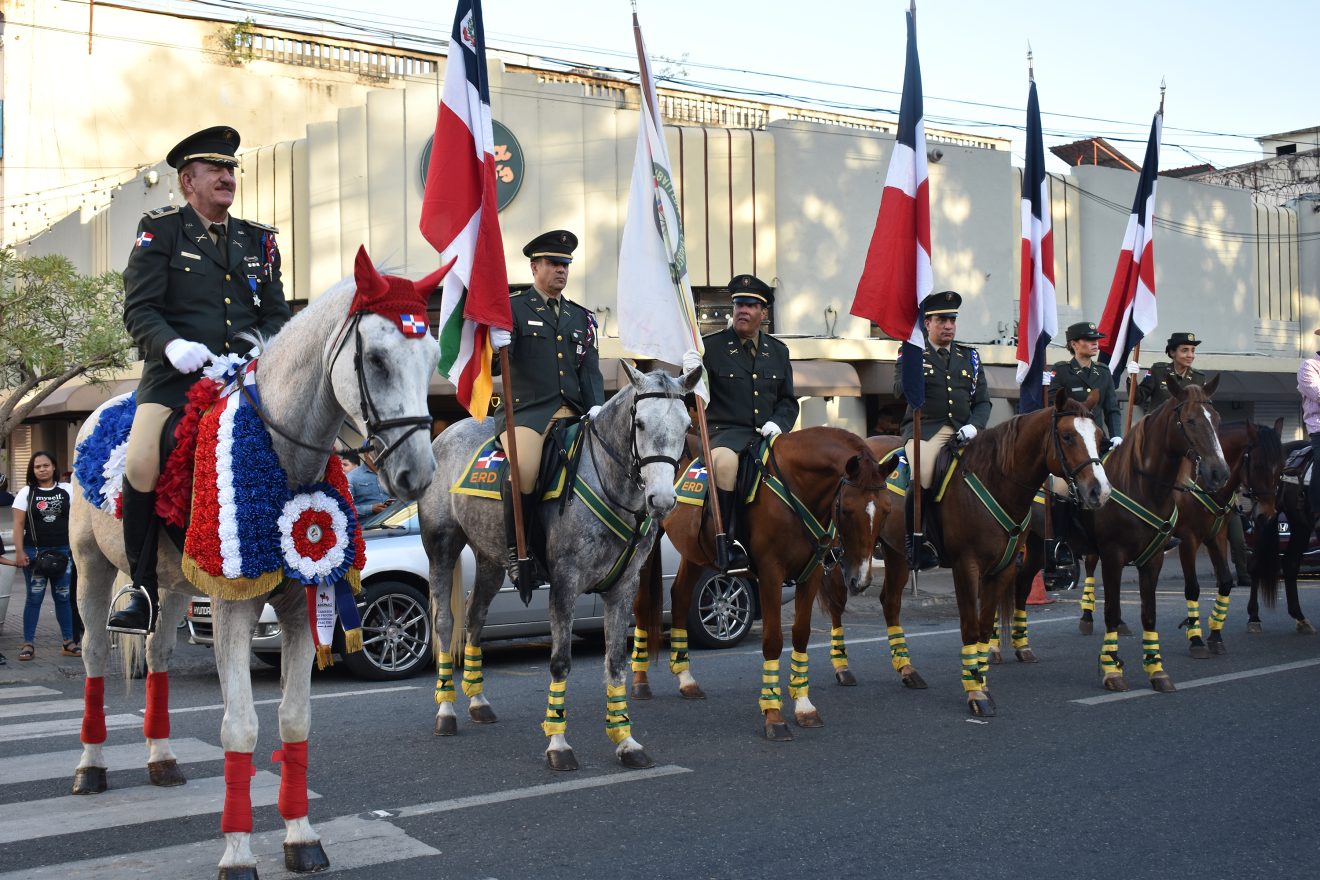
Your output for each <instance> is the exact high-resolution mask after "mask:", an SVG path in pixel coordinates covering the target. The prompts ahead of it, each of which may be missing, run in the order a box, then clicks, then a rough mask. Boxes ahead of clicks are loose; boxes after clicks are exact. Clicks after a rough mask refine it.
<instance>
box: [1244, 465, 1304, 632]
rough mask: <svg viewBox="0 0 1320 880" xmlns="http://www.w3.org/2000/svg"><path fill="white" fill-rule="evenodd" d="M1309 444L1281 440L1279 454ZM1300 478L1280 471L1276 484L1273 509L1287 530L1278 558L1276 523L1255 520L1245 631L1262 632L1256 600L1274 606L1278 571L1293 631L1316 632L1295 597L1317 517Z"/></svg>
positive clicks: (1276, 600)
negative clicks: (1285, 544)
mask: <svg viewBox="0 0 1320 880" xmlns="http://www.w3.org/2000/svg"><path fill="white" fill-rule="evenodd" d="M1309 445H1310V443H1309V441H1306V440H1296V441H1292V442H1289V443H1285V444H1283V450H1282V451H1283V455H1284V457H1285V459H1286V458H1287V457H1288V456H1290V455H1291V454H1292V453H1293V452H1294V451H1295V450H1297V449H1301V448H1303V447H1305V446H1309ZM1300 479H1301V477H1300V475H1298V474H1286V475H1285V474H1280V479H1279V481H1278V484H1277V488H1278V494H1277V501H1276V509H1277V510H1278V511H1279V512H1280V513H1282V514H1283V516H1284V517H1286V518H1287V520H1288V531H1289V540H1288V549H1287V550H1286V551H1284V553H1283V555H1282V557H1280V555H1279V526H1278V524H1277V523H1275V524H1273V525H1269V526H1267V527H1264V528H1262V525H1261V522H1260V520H1259V519H1258V520H1257V521H1256V533H1255V542H1254V546H1253V547H1252V555H1253V558H1254V559H1255V563H1254V565H1255V566H1256V569H1257V574H1256V577H1255V578H1253V580H1252V583H1251V598H1250V600H1249V601H1248V602H1247V632H1248V633H1252V634H1260V633H1262V632H1264V631H1265V629H1264V627H1263V626H1262V625H1261V622H1260V602H1259V599H1260V598H1261V597H1263V598H1264V599H1265V605H1266V607H1268V608H1273V607H1274V606H1275V604H1276V603H1277V602H1278V596H1279V576H1280V574H1282V576H1283V586H1284V595H1285V597H1286V598H1287V602H1288V616H1289V617H1291V618H1292V619H1293V620H1294V621H1296V630H1297V634H1298V635H1303V636H1313V635H1315V634H1316V629H1315V626H1314V625H1313V624H1312V623H1311V621H1309V620H1307V619H1306V614H1305V613H1304V612H1303V611H1302V604H1301V601H1300V599H1299V598H1298V596H1297V574H1298V571H1299V570H1300V569H1301V565H1302V554H1303V553H1305V552H1306V551H1307V549H1308V548H1309V547H1310V544H1311V536H1312V535H1313V534H1315V528H1316V524H1317V522H1318V521H1320V517H1317V516H1316V513H1315V512H1313V511H1312V510H1311V505H1310V503H1309V502H1308V501H1307V500H1306V492H1307V487H1306V486H1304V485H1302V483H1301V482H1300ZM1312 479H1320V469H1318V470H1316V471H1315V474H1314V475H1313V476H1312ZM1269 564H1274V566H1275V567H1274V568H1273V569H1269V570H1267V571H1266V572H1265V573H1261V571H1260V567H1261V566H1263V565H1269Z"/></svg>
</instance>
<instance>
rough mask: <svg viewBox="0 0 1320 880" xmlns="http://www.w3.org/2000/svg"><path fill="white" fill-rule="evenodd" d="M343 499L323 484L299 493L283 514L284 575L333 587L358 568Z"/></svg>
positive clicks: (281, 547)
mask: <svg viewBox="0 0 1320 880" xmlns="http://www.w3.org/2000/svg"><path fill="white" fill-rule="evenodd" d="M344 507H345V505H344V503H343V501H342V499H340V498H339V495H338V493H337V492H335V490H334V489H333V488H331V487H330V486H329V485H327V484H324V483H318V484H316V485H313V486H305V487H302V488H299V489H298V490H296V491H295V492H294V493H293V494H292V495H291V497H290V498H289V500H288V501H286V502H285V503H284V510H283V511H282V512H281V513H280V518H279V530H280V549H281V550H282V551H283V555H284V572H285V574H286V575H288V576H289V577H292V578H297V579H298V580H300V581H302V582H303V583H304V584H318V585H322V584H324V585H332V586H333V585H334V584H337V583H338V582H339V581H342V580H343V579H344V578H345V577H346V576H347V575H348V570H349V569H350V568H354V567H357V566H356V565H355V563H356V562H357V560H356V559H355V554H354V549H353V533H352V529H353V526H354V523H353V521H352V520H351V519H350V516H349V514H348V511H346V510H345V509H344Z"/></svg>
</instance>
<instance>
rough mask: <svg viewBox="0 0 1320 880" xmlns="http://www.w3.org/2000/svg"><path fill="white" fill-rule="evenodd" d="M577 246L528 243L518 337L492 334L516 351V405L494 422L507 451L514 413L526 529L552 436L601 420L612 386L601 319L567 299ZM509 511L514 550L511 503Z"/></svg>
mask: <svg viewBox="0 0 1320 880" xmlns="http://www.w3.org/2000/svg"><path fill="white" fill-rule="evenodd" d="M577 245H578V239H577V236H576V235H574V234H573V233H571V232H568V231H567V230H564V229H555V230H551V231H550V232H545V233H542V234H541V235H538V236H537V237H536V238H534V239H532V240H531V241H529V242H528V243H527V245H526V247H524V248H523V256H525V257H527V258H528V259H529V260H530V261H531V264H530V265H531V270H532V286H531V287H530V288H528V289H527V290H523V291H520V292H518V293H515V294H513V296H512V297H511V298H510V303H509V304H510V310H511V311H512V313H513V330H512V332H510V331H507V330H499V329H495V330H492V331H491V344H492V345H493V346H494V347H495V348H496V349H497V350H498V349H501V348H506V347H507V348H508V349H509V370H510V381H511V384H512V386H513V395H514V397H513V400H512V401H507V400H505V401H501V405H500V407H499V409H498V410H497V411H496V413H495V421H496V423H497V424H498V426H499V430H500V438H499V442H500V446H501V447H502V448H508V447H507V442H508V432H507V430H506V427H505V426H506V415H507V413H508V411H509V409H510V408H511V409H512V410H513V421H514V425H515V429H514V433H515V440H516V441H517V445H518V479H519V487H520V488H521V490H522V498H521V499H520V502H521V504H522V507H523V522H524V524H532V525H534V524H535V523H537V522H538V519H537V515H536V514H537V509H538V505H537V498H538V496H537V495H535V494H534V493H535V491H536V482H537V476H538V474H539V472H540V469H541V451H542V448H543V447H544V444H545V438H546V436H547V435H548V434H549V433H550V431H551V430H553V428H554V427H555V425H556V424H557V423H559V422H561V421H563V420H566V419H568V420H572V419H577V418H579V417H580V416H583V415H586V416H594V415H595V414H596V413H597V412H598V411H599V410H600V407H601V405H602V404H604V403H605V382H604V379H603V378H602V377H601V373H600V354H599V352H598V351H597V348H596V316H595V315H594V314H593V313H592V312H591V310H590V309H587V308H584V307H583V306H580V305H578V304H577V303H575V302H572V301H570V300H569V299H568V298H567V297H565V296H564V295H563V291H564V288H565V287H566V286H567V285H568V267H569V266H570V265H571V264H572V262H573V251H574V250H575V249H576V248H577ZM496 372H499V361H496ZM508 510H509V516H508V517H507V519H508V522H509V527H510V533H509V542H510V545H511V546H512V544H513V533H512V531H511V529H512V506H511V502H510V507H509V508H508ZM542 561H544V560H542ZM526 595H530V593H527V594H526Z"/></svg>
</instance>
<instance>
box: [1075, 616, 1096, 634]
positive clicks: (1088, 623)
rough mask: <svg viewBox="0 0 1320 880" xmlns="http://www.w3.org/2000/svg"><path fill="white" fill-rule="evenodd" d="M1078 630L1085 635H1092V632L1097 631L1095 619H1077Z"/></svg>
mask: <svg viewBox="0 0 1320 880" xmlns="http://www.w3.org/2000/svg"><path fill="white" fill-rule="evenodd" d="M1077 631H1078V632H1079V633H1081V634H1082V635H1084V636H1089V635H1091V633H1093V632H1095V621H1092V620H1087V619H1086V618H1085V617H1083V618H1082V619H1081V620H1078V621H1077Z"/></svg>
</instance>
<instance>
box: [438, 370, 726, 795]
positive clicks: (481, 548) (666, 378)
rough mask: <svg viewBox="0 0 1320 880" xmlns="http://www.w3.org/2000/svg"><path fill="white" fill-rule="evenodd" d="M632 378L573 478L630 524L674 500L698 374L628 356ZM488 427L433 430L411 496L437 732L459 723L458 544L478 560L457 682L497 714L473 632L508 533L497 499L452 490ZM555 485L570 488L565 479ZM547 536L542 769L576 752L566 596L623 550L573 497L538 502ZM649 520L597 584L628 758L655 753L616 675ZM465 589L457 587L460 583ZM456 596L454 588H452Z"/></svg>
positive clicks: (613, 713)
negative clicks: (421, 477)
mask: <svg viewBox="0 0 1320 880" xmlns="http://www.w3.org/2000/svg"><path fill="white" fill-rule="evenodd" d="M624 366H625V367H626V368H627V371H628V379H629V384H628V385H627V386H626V387H625V388H623V389H622V390H621V391H620V392H619V393H618V394H616V395H615V396H614V397H612V398H611V399H610V400H609V402H608V403H606V404H605V405H604V407H602V409H601V411H600V413H599V414H598V415H597V417H596V418H595V419H594V420H592V421H591V422H589V423H588V425H587V427H586V428H585V429H584V430H586V431H587V432H588V433H587V435H586V436H585V437H584V439H583V441H582V449H583V451H582V455H581V460H580V464H579V467H578V476H579V478H580V479H582V480H583V481H584V482H585V483H586V484H587V485H588V486H590V487H591V489H592V490H593V491H594V492H595V493H596V494H597V495H598V496H599V497H600V498H601V499H603V500H605V501H606V502H607V503H608V504H609V506H610V507H611V508H612V509H613V510H614V511H615V513H616V514H618V515H619V516H620V517H621V518H622V519H624V520H625V521H628V523H629V525H632V524H633V523H636V522H637V521H639V520H640V519H641V516H642V514H647V515H649V516H651V517H652V518H653V519H655V520H656V522H657V523H658V522H659V520H660V519H663V518H664V516H665V515H667V514H668V513H669V512H670V511H671V510H672V509H673V507H674V504H675V495H674V478H675V469H676V467H677V459H678V458H679V456H681V455H682V454H683V448H684V444H685V442H686V436H687V429H688V425H689V423H690V421H689V417H688V413H687V408H686V406H685V405H684V403H683V396H684V395H685V394H686V393H687V392H689V391H691V390H692V389H693V388H694V387H696V384H697V380H698V379H699V378H700V375H701V371H700V369H698V370H693V371H692V372H690V373H686V374H684V375H683V376H682V377H680V378H679V379H675V378H674V377H672V376H670V375H669V374H668V373H665V372H664V371H663V370H656V371H653V372H651V373H647V374H642V373H640V372H638V371H637V370H635V369H633V368H632V367H631V366H629V365H628V364H626V363H625V364H624ZM494 434H495V423H494V421H493V420H491V419H487V420H485V421H481V422H478V421H475V420H473V419H465V420H464V421H461V422H458V423H456V424H454V425H452V426H450V427H449V428H448V429H447V430H445V432H444V433H442V434H441V435H440V436H439V437H437V438H436V439H435V442H434V443H433V444H432V450H433V451H434V453H435V460H436V463H437V465H438V470H437V473H436V478H435V481H434V482H433V483H432V484H431V488H430V489H429V490H427V492H426V494H425V495H424V496H423V498H422V501H421V503H420V504H419V505H418V514H419V517H420V519H421V523H422V541H423V543H424V544H425V546H426V554H427V556H428V557H430V562H431V609H432V610H431V613H432V616H433V617H434V626H435V645H436V649H437V652H438V658H437V669H438V676H437V682H436V699H437V701H438V702H439V704H440V706H439V709H438V711H437V713H436V722H435V732H436V733H437V734H441V735H448V734H453V733H455V732H457V719H456V718H455V714H454V702H453V701H454V688H453V673H454V659H455V658H453V657H452V656H451V655H450V654H449V653H448V651H449V648H450V645H451V644H452V642H451V637H452V633H453V625H454V613H453V612H452V611H451V609H450V604H449V603H450V599H451V590H452V589H453V580H454V577H453V574H454V570H455V563H456V562H457V561H458V557H459V553H460V552H461V551H462V549H463V547H464V546H465V545H469V546H471V547H472V549H473V550H474V551H475V554H476V557H477V572H476V580H475V583H474V586H473V589H472V599H471V605H470V607H469V608H468V610H467V614H466V618H467V640H466V645H465V649H464V652H463V653H464V657H463V660H464V670H463V671H464V675H463V691H464V694H465V695H467V696H468V697H469V698H470V700H471V702H470V704H469V710H468V711H469V714H470V715H471V716H472V719H473V720H474V721H477V722H491V721H494V720H495V713H494V712H493V711H492V710H491V708H490V703H489V701H488V700H487V699H486V697H485V694H484V693H483V692H482V682H481V629H482V626H483V625H484V623H485V620H486V612H487V611H488V610H489V608H490V603H491V600H492V599H493V598H494V596H495V594H496V593H497V592H499V589H500V587H501V585H502V584H503V583H504V574H505V567H504V560H506V559H507V558H508V539H507V537H506V535H505V528H504V507H503V504H502V503H501V502H500V501H496V500H493V499H489V498H478V497H475V496H472V495H463V494H451V493H450V491H449V489H450V487H451V486H453V485H454V483H455V482H456V481H457V480H458V479H459V478H460V476H461V475H462V472H463V470H464V469H465V468H466V467H467V465H468V463H469V462H470V461H472V458H473V456H474V455H475V454H476V452H477V450H478V449H479V448H480V447H481V446H482V444H484V443H485V442H486V441H488V440H489V439H490V438H491V437H492V436H493V435H494ZM564 491H566V492H567V491H571V487H565V490H564ZM539 515H540V516H541V519H542V523H543V524H544V528H545V535H546V548H547V549H546V556H547V559H546V560H544V561H545V562H546V564H547V567H548V569H549V574H550V586H549V590H550V622H551V630H552V636H553V647H552V650H551V656H550V678H551V681H550V695H549V704H548V706H547V709H546V721H545V723H544V724H543V725H542V729H543V730H544V732H545V734H546V736H547V737H549V744H548V746H547V748H546V760H547V762H548V763H549V765H550V767H551V769H555V770H575V769H577V761H576V759H575V758H574V757H573V750H572V749H571V748H570V747H569V745H568V741H567V739H566V738H565V732H566V730H567V724H566V721H565V691H566V688H567V684H568V673H569V667H570V665H571V643H572V639H573V604H574V602H575V601H576V600H577V597H578V596H580V595H582V594H583V593H585V592H588V591H589V590H591V589H592V588H593V587H594V586H595V585H596V584H597V583H599V582H600V580H601V578H602V577H603V576H604V575H605V574H606V573H607V572H609V571H610V570H611V568H613V567H614V565H615V563H616V562H617V561H618V560H619V559H620V557H621V555H622V553H623V551H624V549H625V546H626V544H625V542H624V541H623V540H621V539H620V538H618V537H616V536H615V534H614V533H613V532H611V531H609V530H608V529H607V527H606V526H605V525H604V523H602V522H601V520H600V519H598V518H597V517H596V515H595V514H594V513H592V512H591V511H590V510H589V509H588V508H587V506H586V505H585V504H584V503H583V502H582V501H581V500H580V499H579V498H577V497H573V498H572V500H571V501H570V502H569V503H568V505H567V506H566V507H565V508H564V509H563V512H562V513H560V512H559V507H558V503H557V502H551V503H548V504H545V505H542V508H541V510H540V511H539ZM657 533H658V527H653V528H652V529H651V531H650V532H649V533H648V534H647V535H646V536H645V537H643V538H639V539H638V542H637V548H636V553H635V554H634V555H633V556H632V559H631V560H630V561H629V562H628V564H627V565H626V567H625V568H624V570H623V573H622V574H621V575H620V576H619V578H618V580H617V581H616V582H615V583H614V584H613V586H611V587H609V588H608V589H606V590H605V591H604V592H603V594H602V598H603V599H604V602H605V688H606V734H607V735H608V736H609V737H610V739H611V740H612V741H613V742H614V743H615V744H616V749H615V754H616V755H617V756H618V758H619V760H620V761H621V762H622V763H623V765H624V766H625V767H630V768H640V767H649V766H651V764H652V762H651V759H650V758H649V757H647V755H646V752H645V751H643V749H642V746H641V744H640V743H638V742H637V741H636V740H635V739H633V737H632V732H631V727H630V726H629V722H628V715H627V698H626V695H625V691H624V688H625V675H626V674H627V669H628V667H627V649H628V634H629V632H630V624H631V621H632V606H633V599H634V598H635V597H636V595H637V585H638V572H639V570H640V568H641V566H642V564H643V562H644V561H645V560H646V558H647V556H648V555H649V554H650V552H651V548H652V547H653V546H654V544H655V537H656V534H657ZM459 589H460V590H461V589H462V586H461V585H460V586H459ZM460 596H461V593H460Z"/></svg>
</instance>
